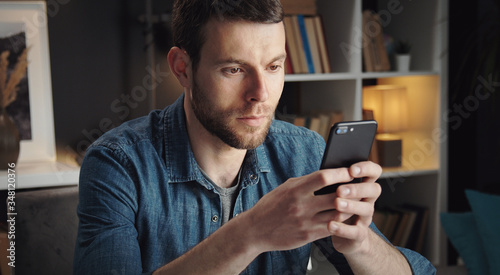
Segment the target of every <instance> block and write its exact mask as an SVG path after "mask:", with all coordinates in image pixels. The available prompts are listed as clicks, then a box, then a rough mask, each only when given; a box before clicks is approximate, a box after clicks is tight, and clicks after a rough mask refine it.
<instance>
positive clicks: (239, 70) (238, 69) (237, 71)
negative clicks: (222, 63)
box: [225, 68, 241, 74]
mask: <svg viewBox="0 0 500 275" xmlns="http://www.w3.org/2000/svg"><path fill="white" fill-rule="evenodd" d="M225 71H226V72H227V73H229V74H237V73H240V72H241V69H240V68H228V69H226V70H225Z"/></svg>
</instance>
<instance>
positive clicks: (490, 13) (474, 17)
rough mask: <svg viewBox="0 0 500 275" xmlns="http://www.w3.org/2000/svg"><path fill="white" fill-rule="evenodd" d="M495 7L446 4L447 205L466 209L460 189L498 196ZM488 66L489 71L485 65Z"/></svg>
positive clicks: (499, 93) (499, 89)
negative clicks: (447, 89)
mask: <svg viewBox="0 0 500 275" xmlns="http://www.w3.org/2000/svg"><path fill="white" fill-rule="evenodd" d="M499 8H500V1H498V0H497V1H490V0H475V1H467V2H462V1H450V41H449V45H450V56H449V80H450V83H449V95H450V98H449V109H450V110H449V111H450V113H449V114H448V121H449V134H450V139H449V144H448V145H449V188H448V189H449V201H450V206H449V209H450V211H461V210H466V209H468V205H467V204H466V203H465V202H466V200H465V195H464V189H466V188H471V189H477V190H481V191H485V192H492V193H500V188H499V187H500V180H499V178H498V176H497V173H498V172H497V171H498V169H499V168H500V136H499V133H500V79H499V76H500V74H499V69H500V63H499V60H500V59H498V58H497V59H496V60H495V59H494V58H492V57H491V56H488V53H490V52H492V51H497V52H499V53H500V48H499V47H498V46H499V45H497V47H491V48H490V47H489V46H491V45H492V44H493V43H495V40H497V42H500V24H499V23H500V21H499V16H498V9H499ZM489 64H491V66H490V65H489Z"/></svg>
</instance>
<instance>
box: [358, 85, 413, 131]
mask: <svg viewBox="0 0 500 275" xmlns="http://www.w3.org/2000/svg"><path fill="white" fill-rule="evenodd" d="M363 109H366V110H371V111H373V117H374V119H375V120H376V121H377V123H378V131H377V132H379V133H392V132H398V131H404V130H406V129H407V128H408V94H407V90H406V87H405V86H401V85H375V86H365V87H363Z"/></svg>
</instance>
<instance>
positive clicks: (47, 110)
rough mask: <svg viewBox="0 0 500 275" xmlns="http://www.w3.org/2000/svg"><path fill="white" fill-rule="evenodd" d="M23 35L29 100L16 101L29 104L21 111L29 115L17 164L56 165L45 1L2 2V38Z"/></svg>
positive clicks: (0, 16)
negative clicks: (45, 163) (38, 162)
mask: <svg viewBox="0 0 500 275" xmlns="http://www.w3.org/2000/svg"><path fill="white" fill-rule="evenodd" d="M22 32H24V38H25V39H24V42H25V47H26V48H28V56H27V60H28V68H27V73H26V79H27V90H28V91H27V92H25V94H27V96H26V97H25V98H24V99H16V101H17V100H25V101H27V102H26V104H25V105H27V106H28V107H24V108H23V109H20V110H22V111H19V112H29V114H25V115H26V116H27V117H28V119H27V120H28V122H27V123H28V126H26V128H28V129H27V130H26V132H28V134H27V135H26V136H27V137H28V138H23V137H22V138H21V144H20V153H19V159H18V163H23V162H36V161H55V160H56V146H55V137H54V117H53V106H52V83H51V73H50V58H49V39H48V26H47V7H46V2H45V1H0V38H5V37H11V36H12V35H15V34H19V33H22ZM12 40H14V39H12ZM18 40H19V39H18ZM4 42H5V39H4ZM5 43H6V42H5ZM12 43H16V41H12ZM25 86H26V85H25ZM20 89H21V88H20ZM26 98H27V99H26ZM28 101H29V102H28ZM13 103H14V102H13ZM9 107H10V106H9ZM26 110H27V111H26ZM7 111H8V112H9V110H7ZM11 112H17V111H11ZM9 115H11V114H9ZM11 117H12V115H11ZM25 124H26V123H24V124H23V125H25ZM19 128H22V127H19ZM23 131H24V130H23ZM20 132H21V130H20Z"/></svg>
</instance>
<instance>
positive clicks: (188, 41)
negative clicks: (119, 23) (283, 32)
mask: <svg viewBox="0 0 500 275" xmlns="http://www.w3.org/2000/svg"><path fill="white" fill-rule="evenodd" d="M283 16H284V13H283V7H282V6H281V3H280V0H175V2H174V8H173V11H172V17H173V18H172V30H173V42H174V45H175V46H177V47H179V48H182V49H184V50H185V51H186V52H187V53H188V55H189V56H190V58H191V62H192V66H193V70H194V71H196V68H197V66H198V63H199V61H200V58H201V57H200V51H201V47H202V46H203V44H204V43H205V39H206V38H205V37H204V36H203V28H204V27H205V25H206V24H207V22H208V21H209V20H210V19H211V18H215V19H218V20H221V21H222V20H229V21H238V20H245V21H250V22H256V23H279V22H281V21H283Z"/></svg>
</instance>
